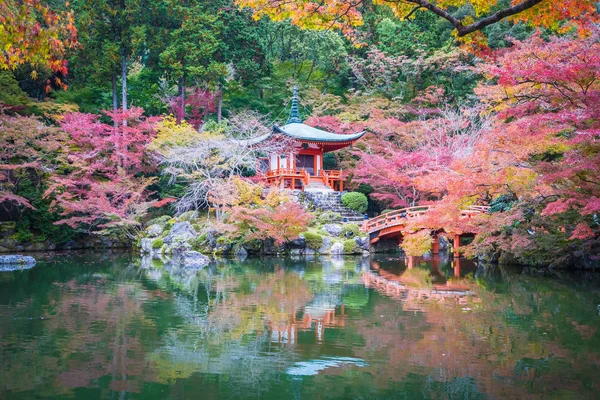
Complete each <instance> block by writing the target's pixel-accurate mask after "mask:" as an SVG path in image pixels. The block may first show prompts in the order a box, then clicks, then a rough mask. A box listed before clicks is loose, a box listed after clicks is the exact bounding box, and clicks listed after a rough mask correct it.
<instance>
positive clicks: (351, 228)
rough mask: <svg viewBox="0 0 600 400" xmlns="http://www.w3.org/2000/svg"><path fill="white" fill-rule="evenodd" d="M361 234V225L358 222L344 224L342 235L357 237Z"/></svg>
mask: <svg viewBox="0 0 600 400" xmlns="http://www.w3.org/2000/svg"><path fill="white" fill-rule="evenodd" d="M359 235H360V227H359V226H358V225H357V224H344V225H342V237H346V238H355V237H357V236H359Z"/></svg>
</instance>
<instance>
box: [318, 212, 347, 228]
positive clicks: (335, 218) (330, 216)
mask: <svg viewBox="0 0 600 400" xmlns="http://www.w3.org/2000/svg"><path fill="white" fill-rule="evenodd" d="M342 219H343V218H342V216H341V215H340V214H339V213H336V212H333V211H325V212H322V213H321V214H319V216H318V217H317V221H319V224H321V225H325V224H336V223H338V222H342Z"/></svg>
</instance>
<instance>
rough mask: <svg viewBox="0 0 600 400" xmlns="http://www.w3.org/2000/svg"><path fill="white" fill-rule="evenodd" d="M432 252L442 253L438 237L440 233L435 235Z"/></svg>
mask: <svg viewBox="0 0 600 400" xmlns="http://www.w3.org/2000/svg"><path fill="white" fill-rule="evenodd" d="M431 253H432V254H439V253H440V241H439V239H438V235H437V234H436V235H433V243H432V244H431Z"/></svg>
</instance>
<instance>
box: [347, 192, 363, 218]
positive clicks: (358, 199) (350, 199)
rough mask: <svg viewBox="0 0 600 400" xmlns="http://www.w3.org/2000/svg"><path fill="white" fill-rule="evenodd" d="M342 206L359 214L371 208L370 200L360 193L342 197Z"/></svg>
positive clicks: (351, 193)
mask: <svg viewBox="0 0 600 400" xmlns="http://www.w3.org/2000/svg"><path fill="white" fill-rule="evenodd" d="M342 204H343V205H344V206H345V207H348V208H349V209H351V210H354V211H356V212H357V213H359V214H362V213H364V212H365V211H367V208H369V200H367V196H365V195H364V194H362V193H358V192H350V193H345V194H344V195H343V196H342Z"/></svg>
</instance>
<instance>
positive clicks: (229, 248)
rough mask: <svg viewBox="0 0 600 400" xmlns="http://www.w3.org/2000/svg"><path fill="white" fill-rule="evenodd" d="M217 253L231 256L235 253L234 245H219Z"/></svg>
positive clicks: (216, 247)
mask: <svg viewBox="0 0 600 400" xmlns="http://www.w3.org/2000/svg"><path fill="white" fill-rule="evenodd" d="M215 252H216V253H218V254H223V255H228V254H231V253H232V252H233V244H231V243H217V245H216V246H215Z"/></svg>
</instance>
